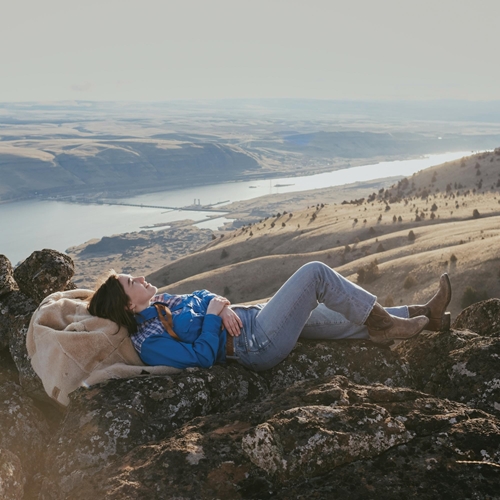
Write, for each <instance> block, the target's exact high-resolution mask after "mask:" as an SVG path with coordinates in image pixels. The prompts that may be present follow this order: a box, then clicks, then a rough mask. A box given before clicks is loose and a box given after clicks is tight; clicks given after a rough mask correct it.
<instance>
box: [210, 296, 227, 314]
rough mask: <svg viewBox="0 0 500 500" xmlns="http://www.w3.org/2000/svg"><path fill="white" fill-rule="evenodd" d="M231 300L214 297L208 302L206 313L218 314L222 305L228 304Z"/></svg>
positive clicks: (222, 307)
mask: <svg viewBox="0 0 500 500" xmlns="http://www.w3.org/2000/svg"><path fill="white" fill-rule="evenodd" d="M230 303H231V302H229V300H227V299H226V298H224V297H220V296H217V297H214V298H213V299H212V300H211V301H210V302H209V304H208V308H207V314H215V315H216V316H219V315H220V313H221V312H222V310H223V309H224V307H226V306H228V305H229V304H230Z"/></svg>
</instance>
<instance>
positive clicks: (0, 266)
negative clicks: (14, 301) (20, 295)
mask: <svg viewBox="0 0 500 500" xmlns="http://www.w3.org/2000/svg"><path fill="white" fill-rule="evenodd" d="M17 289H18V288H17V284H16V282H15V281H14V276H13V274H12V264H11V263H10V260H9V259H8V258H7V257H6V256H5V255H1V254H0V297H2V296H3V295H6V294H8V293H10V292H13V291H14V290H17Z"/></svg>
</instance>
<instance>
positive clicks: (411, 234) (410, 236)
mask: <svg viewBox="0 0 500 500" xmlns="http://www.w3.org/2000/svg"><path fill="white" fill-rule="evenodd" d="M415 238H416V236H415V233H414V232H413V231H410V232H409V233H408V240H409V241H415Z"/></svg>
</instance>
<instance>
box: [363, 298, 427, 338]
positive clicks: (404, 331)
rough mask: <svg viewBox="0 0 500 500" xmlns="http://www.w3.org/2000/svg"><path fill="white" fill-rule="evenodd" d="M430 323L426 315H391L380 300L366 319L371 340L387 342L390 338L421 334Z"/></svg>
mask: <svg viewBox="0 0 500 500" xmlns="http://www.w3.org/2000/svg"><path fill="white" fill-rule="evenodd" d="M428 323H429V318H427V317H426V316H416V317H414V318H411V319H410V318H398V317H396V316H392V315H390V314H389V313H388V312H387V311H386V310H385V309H384V308H383V307H382V306H381V305H380V304H379V303H378V302H376V303H375V305H374V306H373V309H372V311H371V313H370V315H369V316H368V319H367V320H366V321H365V325H366V327H367V328H368V333H369V335H370V340H371V341H372V342H375V343H377V344H387V341H390V340H406V339H409V338H411V337H414V336H415V335H417V334H419V333H420V332H421V331H422V330H423V329H424V328H425V327H426V326H427V324H428Z"/></svg>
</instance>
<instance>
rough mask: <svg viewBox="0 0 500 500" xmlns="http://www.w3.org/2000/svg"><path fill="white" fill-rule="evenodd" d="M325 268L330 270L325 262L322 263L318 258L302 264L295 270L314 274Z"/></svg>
mask: <svg viewBox="0 0 500 500" xmlns="http://www.w3.org/2000/svg"><path fill="white" fill-rule="evenodd" d="M325 270H328V271H332V269H331V268H330V267H328V266H327V265H326V264H323V262H320V261H318V260H313V261H312V262H308V263H307V264H304V265H303V266H302V267H301V268H300V269H299V270H298V271H297V272H300V273H304V274H311V275H316V274H321V273H322V272H324V271H325Z"/></svg>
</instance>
